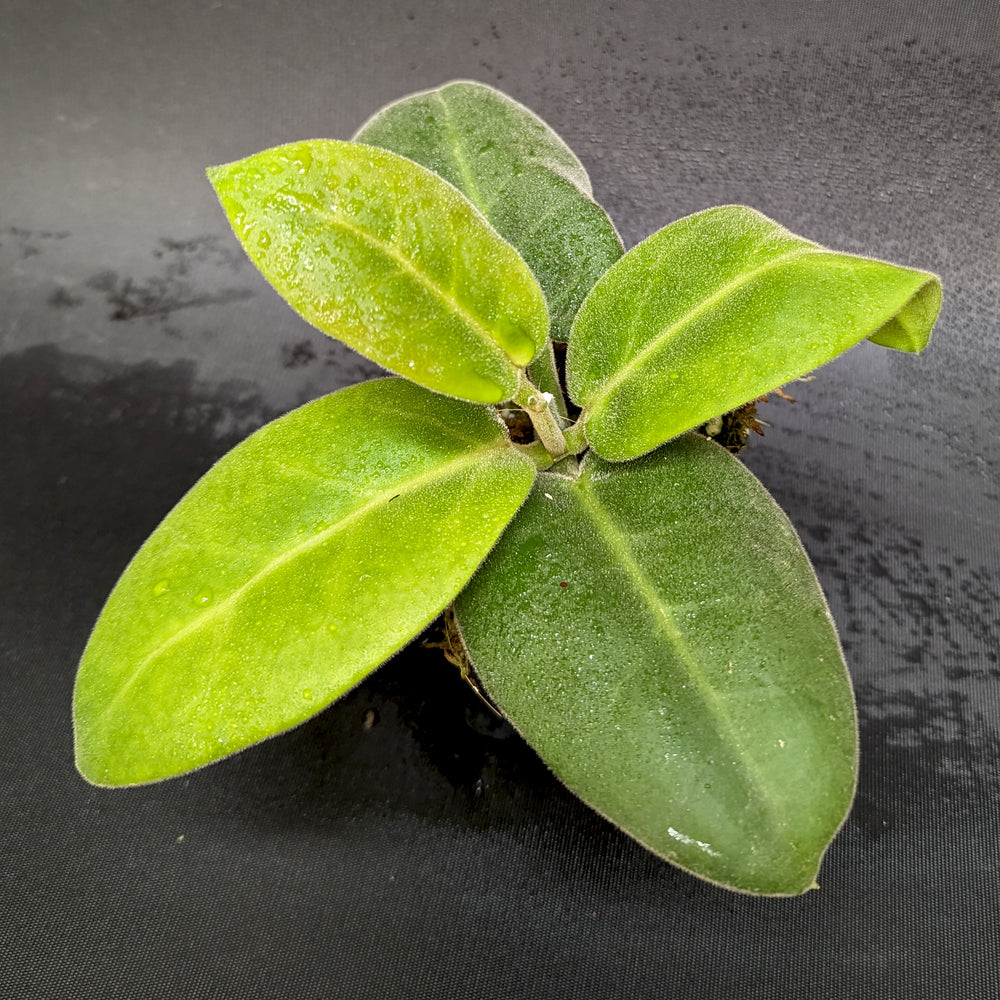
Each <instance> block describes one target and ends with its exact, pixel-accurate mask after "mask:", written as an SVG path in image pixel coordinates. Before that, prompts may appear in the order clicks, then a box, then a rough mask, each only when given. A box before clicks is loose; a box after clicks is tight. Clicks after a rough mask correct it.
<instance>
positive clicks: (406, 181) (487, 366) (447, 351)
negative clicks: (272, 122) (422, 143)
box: [208, 139, 548, 403]
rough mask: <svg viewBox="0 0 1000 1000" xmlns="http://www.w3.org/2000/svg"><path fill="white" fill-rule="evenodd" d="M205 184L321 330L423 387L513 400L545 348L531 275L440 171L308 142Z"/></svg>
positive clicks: (541, 304)
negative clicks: (522, 375) (522, 372)
mask: <svg viewBox="0 0 1000 1000" xmlns="http://www.w3.org/2000/svg"><path fill="white" fill-rule="evenodd" d="M208 175H209V178H210V180H211V181H212V184H213V185H214V186H215V190H216V192H217V194H218V195H219V200H220V201H221V202H222V205H223V207H224V208H225V210H226V213H227V215H228V216H229V220H230V222H231V223H232V226H233V229H234V231H235V232H236V235H237V236H238V237H239V239H240V241H241V242H242V244H243V247H244V249H245V250H246V251H247V253H248V254H249V256H250V259H251V260H252V261H253V262H254V263H255V264H256V265H257V266H258V267H259V268H260V270H261V271H262V272H263V274H264V276H265V277H266V278H267V279H268V281H270V282H271V284H272V285H274V287H275V288H276V289H277V290H278V291H279V292H280V293H281V294H282V296H284V298H285V299H286V300H287V301H288V302H289V304H290V305H291V306H292V307H293V308H294V309H295V310H296V311H297V312H298V313H299V314H300V315H302V316H303V317H304V318H305V319H307V320H308V321H309V322H310V323H312V324H314V325H315V326H317V327H319V328H320V329H321V330H322V331H323V332H324V333H328V334H330V336H332V337H336V338H337V339H338V340H342V341H344V343H346V344H348V345H349V346H351V347H353V348H354V349H355V350H357V351H360V352H361V353H362V354H364V355H365V356H366V357H368V358H371V359H372V360H373V361H376V362H378V363H379V364H380V365H384V366H385V367H386V368H388V369H390V370H391V371H394V372H397V373H398V374H400V375H403V376H405V377H406V378H409V379H412V380H413V381H414V382H419V383H420V384H421V385H425V386H427V387H428V388H431V389H436V390H438V391H440V392H444V393H448V394H449V395H452V396H458V397H460V398H462V399H470V400H473V401H474V402H480V403H499V402H502V401H503V400H505V399H509V398H510V397H511V396H512V395H513V394H514V392H515V390H516V388H517V384H518V382H517V380H518V369H519V368H523V367H524V366H525V365H527V364H528V363H529V362H530V361H531V359H532V358H533V357H534V356H535V355H536V354H537V353H538V351H539V349H540V348H541V347H542V346H543V345H544V344H545V339H546V336H547V329H548V315H547V312H546V307H545V299H544V296H543V294H542V291H541V289H540V288H539V287H538V283H537V281H536V280H535V278H534V277H533V276H532V274H531V271H530V270H529V269H528V266H527V265H526V264H525V263H524V261H523V260H522V259H521V258H520V256H518V254H517V252H516V251H515V250H514V249H513V247H511V246H510V245H509V244H508V243H506V242H505V241H504V240H502V239H501V238H500V237H499V236H498V235H497V233H496V231H495V230H494V229H493V228H492V227H491V226H489V225H488V224H487V222H486V221H485V219H483V217H482V216H481V215H480V213H479V212H477V211H476V210H475V208H473V206H472V205H471V204H470V203H469V201H468V200H467V199H466V198H464V197H462V195H461V194H460V193H459V192H458V191H456V190H455V188H454V187H452V186H451V185H450V184H447V183H445V182H444V181H442V180H441V178H440V177H438V176H437V175H436V174H434V173H432V172H431V171H429V170H426V169H424V168H423V167H421V166H419V165H417V164H416V163H413V162H411V161H410V160H407V159H404V158H403V157H401V156H397V155H395V154H394V153H390V152H387V151H385V150H382V149H375V148H373V147H371V146H360V145H356V144H354V143H349V142H336V141H333V140H320V139H317V140H314V141H312V142H298V143H292V144H290V145H287V146H279V147H278V148H276V149H269V150H266V151H264V152H262V153H258V154H257V155H256V156H251V157H248V158H247V159H245V160H240V161H239V162H237V163H230V164H228V165H227V166H222V167H213V168H212V169H210V170H209V171H208Z"/></svg>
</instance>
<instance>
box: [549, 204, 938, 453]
mask: <svg viewBox="0 0 1000 1000" xmlns="http://www.w3.org/2000/svg"><path fill="white" fill-rule="evenodd" d="M940 306H941V283H940V281H939V280H938V279H937V277H935V276H934V275H933V274H929V273H928V272H926V271H915V270H911V269H909V268H905V267H897V266H895V265H893V264H887V263H884V262H882V261H878V260H871V259H869V258H865V257H853V256H850V255H848V254H840V253H833V252H831V251H829V250H824V249H823V248H822V247H819V246H816V245H815V244H813V243H809V242H807V241H806V240H803V239H801V238H799V237H798V236H793V235H792V234H791V233H789V232H788V231H787V230H786V229H783V228H782V227H781V226H779V225H778V224H777V223H775V222H772V221H771V220H770V219H768V218H766V217H765V216H763V215H761V214H760V213H759V212H756V211H754V210H753V209H750V208H746V207H744V206H740V205H725V206H722V207H720V208H712V209H708V210H707V211H705V212H699V213H697V214H696V215H691V216H688V217H687V218H685V219H681V220H680V221H679V222H675V223H673V225H670V226H667V227H666V228H665V229H661V230H660V231H659V232H658V233H655V234H654V235H653V236H650V237H649V238H648V239H647V240H644V241H643V242H642V243H640V244H639V245H638V246H637V247H635V248H634V249H632V250H630V251H629V253H627V254H626V255H625V256H624V257H623V258H622V259H621V260H620V261H619V262H618V263H617V264H616V265H614V266H613V267H612V268H611V270H609V271H608V273H607V274H606V275H605V276H604V277H603V278H602V279H601V281H600V282H598V284H597V285H596V286H595V287H594V289H593V291H592V292H591V293H590V295H589V296H588V298H587V300H586V301H585V302H584V304H583V306H582V307H581V309H580V312H579V314H578V315H577V317H576V320H575V322H574V324H573V331H572V335H571V337H570V344H569V350H568V353H567V362H566V369H567V384H568V388H569V393H570V396H571V397H572V398H573V399H574V400H575V401H576V402H577V403H578V404H580V405H581V406H582V407H583V408H584V413H583V415H582V419H583V420H584V421H585V422H586V432H587V439H588V440H589V442H590V444H591V445H592V446H593V448H594V449H595V450H596V451H597V452H598V453H599V454H600V455H602V456H603V457H604V458H607V459H611V460H616V461H618V460H623V459H628V458H634V457H635V456H637V455H641V454H643V453H644V452H647V451H649V450H650V449H652V448H655V447H656V446H657V445H659V444H662V443H663V442H664V441H667V440H669V439H670V438H672V437H675V436H677V435H678V434H681V433H682V432H683V431H686V430H689V429H691V428H693V427H696V426H697V425H698V424H700V423H702V422H704V421H705V420H708V419H709V418H711V417H714V416H717V415H718V414H720V413H724V412H725V411H727V410H731V409H734V408H735V407H737V406H739V405H741V404H743V403H746V402H748V401H750V400H752V399H755V398H756V397H758V396H760V395H762V394H764V393H766V392H769V391H770V390H772V389H775V388H777V387H778V386H780V385H783V384H784V383H786V382H788V381H790V380H791V379H794V378H798V377H799V376H800V375H803V374H805V373H806V372H809V371H811V370H812V369H814V368H817V367H818V366H819V365H822V364H824V363H825V362H827V361H829V360H830V359H831V358H834V357H836V356H837V355H838V354H841V353H842V352H843V351H846V350H847V349H848V348H849V347H852V346H853V345H854V344H857V343H858V342H859V341H861V340H864V339H865V338H870V339H871V340H872V341H873V342H875V343H877V344H881V345H883V346H886V347H895V348H899V349H901V350H906V351H919V350H921V349H922V348H923V347H924V346H925V345H926V344H927V341H928V338H929V337H930V331H931V327H932V326H933V325H934V320H935V319H936V318H937V314H938V310H939V309H940Z"/></svg>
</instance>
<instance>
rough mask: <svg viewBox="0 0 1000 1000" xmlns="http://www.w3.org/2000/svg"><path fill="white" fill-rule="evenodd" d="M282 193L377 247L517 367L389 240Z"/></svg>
mask: <svg viewBox="0 0 1000 1000" xmlns="http://www.w3.org/2000/svg"><path fill="white" fill-rule="evenodd" d="M282 193H283V194H284V196H285V197H288V198H291V199H292V200H293V201H295V202H296V204H298V205H300V206H301V208H302V209H303V211H306V212H312V213H315V214H316V215H319V216H320V217H321V218H322V219H324V220H325V221H326V222H328V223H329V224H330V225H331V226H336V227H339V228H341V229H344V230H346V231H347V232H349V233H351V234H352V235H354V236H356V237H358V239H360V240H362V241H363V242H365V243H367V244H368V245H369V246H371V247H374V248H375V249H376V250H378V251H380V252H381V253H383V254H384V255H385V256H386V257H388V258H389V259H390V260H392V261H394V262H395V263H396V264H398V265H399V267H400V269H401V270H403V271H405V272H406V273H407V274H409V275H410V276H411V277H412V278H414V279H415V280H416V281H417V282H418V283H419V284H420V285H422V286H423V287H424V288H426V289H427V291H429V292H430V293H431V294H432V295H434V296H435V297H436V298H437V299H439V300H440V301H441V302H442V303H444V305H445V306H446V307H448V308H450V309H451V310H452V311H453V312H454V313H455V314H456V315H458V316H460V317H461V318H462V319H463V320H464V321H465V323H466V325H467V326H468V327H470V328H471V329H472V331H473V333H475V334H478V335H479V337H480V339H482V340H483V341H484V342H485V343H486V344H487V346H489V347H492V348H493V349H494V350H496V351H499V352H500V354H501V355H502V356H503V357H504V358H505V359H506V360H507V361H508V362H509V363H510V364H512V365H513V364H515V362H514V359H513V358H511V357H510V355H509V354H508V353H507V352H506V350H505V349H504V348H503V346H502V345H501V344H500V342H499V341H498V340H497V339H496V338H495V337H494V336H493V334H492V333H491V332H490V329H489V328H488V327H487V326H485V325H484V324H483V322H482V321H481V320H480V319H479V318H478V317H476V316H475V315H473V314H472V313H471V312H469V310H468V309H467V308H466V307H465V306H464V305H463V304H462V303H461V302H460V301H459V300H458V299H457V298H456V297H455V296H454V294H453V293H449V292H448V291H447V290H445V289H444V288H443V287H442V286H441V285H439V284H438V283H437V282H436V281H434V279H433V278H431V277H430V275H429V274H427V273H426V272H424V271H421V270H420V269H419V268H417V267H415V266H414V265H413V262H412V261H410V260H409V259H408V258H407V257H406V256H404V255H403V254H401V253H400V252H399V251H398V250H397V249H396V248H395V247H394V246H393V245H392V244H391V243H387V242H386V241H385V240H382V239H379V238H378V237H377V236H375V235H374V234H373V233H370V232H368V231H367V230H365V229H362V228H361V227H360V226H358V225H356V224H355V223H354V222H353V221H351V219H350V218H348V217H347V216H346V215H342V214H341V213H339V212H335V211H333V210H332V209H330V208H326V207H319V206H317V205H310V204H308V203H303V202H302V201H300V200H299V199H298V197H297V195H296V193H295V192H294V191H284V192H282Z"/></svg>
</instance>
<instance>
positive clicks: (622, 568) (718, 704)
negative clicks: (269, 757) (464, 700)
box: [456, 434, 857, 895]
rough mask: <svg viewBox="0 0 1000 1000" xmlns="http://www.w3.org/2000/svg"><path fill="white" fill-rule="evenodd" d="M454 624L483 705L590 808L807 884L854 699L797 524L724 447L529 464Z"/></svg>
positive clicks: (828, 818)
mask: <svg viewBox="0 0 1000 1000" xmlns="http://www.w3.org/2000/svg"><path fill="white" fill-rule="evenodd" d="M563 464H564V465H567V464H569V463H563ZM557 468H558V467H557ZM456 612H457V618H458V621H459V624H460V627H461V630H462V633H463V636H464V639H465V642H466V644H467V646H468V650H469V653H470V655H471V659H472V662H473V664H474V666H475V669H476V671H477V673H478V675H479V677H480V679H481V681H482V683H483V685H484V686H485V688H486V690H487V692H488V693H489V694H490V696H491V697H492V698H493V699H494V701H495V702H496V703H497V705H499V706H500V708H501V709H502V710H503V711H504V712H505V713H506V714H507V716H508V717H509V718H510V719H511V721H512V722H513V724H514V725H515V726H516V727H517V728H518V729H519V730H520V731H521V733H522V734H523V735H524V737H525V739H527V741H528V742H529V743H530V744H531V745H532V746H533V747H534V748H535V750H536V751H537V752H538V753H539V755H540V756H541V757H542V759H543V760H544V761H545V762H546V764H548V766H549V767H550V768H552V770H553V771H554V772H555V774H556V776H557V777H559V778H560V779H561V780H562V781H564V782H565V783H566V785H567V786H568V787H569V788H570V790H572V791H573V792H575V793H576V794H577V795H579V796H580V798H582V799H583V800H584V801H585V802H587V803H588V804H590V805H591V806H593V808H594V809H596V810H597V811H598V812H600V813H601V814H602V815H604V816H606V817H607V818H609V819H610V820H611V821H612V822H614V823H615V824H617V825H618V826H619V827H621V828H622V829H623V830H625V831H626V832H627V833H629V834H631V835H632V836H633V837H635V838H636V839H637V840H639V841H640V842H641V843H643V844H645V845H646V846H647V847H648V848H649V849H650V850H652V851H654V852H656V853H657V854H659V855H660V856H662V857H664V858H666V859H667V860H668V861H671V862H673V863H674V864H676V865H679V866H680V867H682V868H685V869H687V870H688V871H690V872H693V873H694V874H695V875H698V876H700V877H702V878H705V879H709V880H711V881H712V882H715V883H718V884H721V885H723V886H727V887H729V888H733V889H738V890H743V891H746V892H752V893H761V894H769V895H771V894H773V895H788V894H795V893H801V892H804V891H805V890H807V889H809V888H810V887H811V886H812V885H813V883H814V879H815V877H816V872H817V870H818V867H819V862H820V859H821V858H822V855H823V853H824V851H825V849H826V846H827V844H828V843H829V841H830V839H831V838H832V837H833V835H834V834H835V833H836V831H837V829H838V828H839V826H840V824H841V823H842V821H843V819H844V816H845V814H846V812H847V810H848V808H849V806H850V803H851V799H852V796H853V792H854V786H855V775H856V765H857V735H856V724H855V713H854V701H853V696H852V693H851V686H850V681H849V678H848V675H847V672H846V668H845V666H844V662H843V658H842V655H841V652H840V646H839V644H838V641H837V637H836V634H835V632H834V627H833V623H832V621H831V619H830V616H829V612H828V610H827V606H826V602H825V600H824V598H823V594H822V592H821V590H820V587H819V584H818V582H817V580H816V577H815V575H814V573H813V570H812V567H811V566H810V564H809V561H808V559H807V557H806V554H805V552H804V550H803V548H802V546H801V543H800V542H799V540H798V537H797V536H796V534H795V531H794V530H793V528H792V527H791V525H790V524H789V523H788V520H787V518H786V517H785V515H784V514H783V513H782V512H781V511H780V509H779V508H778V507H777V505H776V504H775V503H774V501H773V500H772V499H771V497H770V495H769V494H768V493H767V492H766V491H765V490H764V488H763V487H762V486H761V485H760V483H759V482H757V480H756V479H754V477H753V476H752V475H751V474H750V473H749V472H748V471H747V470H746V468H745V467H744V466H743V465H741V464H740V463H739V462H738V461H737V460H736V459H735V458H733V457H732V456H731V455H730V454H729V453H728V452H726V451H725V450H724V449H722V448H721V447H719V446H718V445H716V444H714V443H712V442H709V441H706V440H705V439H704V438H701V437H699V436H697V435H693V434H692V435H686V436H684V437H682V438H679V439H678V440H677V441H675V442H672V443H671V444H669V445H667V446H666V447H664V448H662V449H661V450H659V451H657V452H655V453H653V454H652V455H648V456H646V457H644V458H641V459H638V460H637V461H634V462H630V463H627V464H609V463H606V462H604V461H602V460H601V459H598V458H596V457H595V456H593V453H590V454H588V456H587V457H586V458H585V459H584V461H583V463H582V465H581V472H580V475H579V478H575V477H573V476H570V475H559V474H557V473H555V472H543V473H540V474H539V476H538V479H537V481H536V484H535V488H534V490H533V491H532V493H531V496H530V497H529V498H528V500H527V502H526V503H525V505H524V507H522V509H521V510H520V512H519V513H518V515H517V517H516V518H515V519H514V521H513V523H512V524H511V525H510V527H509V528H508V530H507V532H506V533H505V534H504V536H503V538H502V539H501V540H500V543H499V544H498V545H497V547H496V548H495V549H494V550H493V552H492V553H491V554H490V556H489V557H488V558H487V560H486V562H485V563H484V564H483V565H482V567H481V568H480V570H479V572H478V573H477V574H476V575H475V576H474V577H473V579H472V582H471V583H470V584H469V586H468V587H467V588H466V589H465V590H464V591H463V592H462V594H461V595H460V596H459V598H458V600H457V602H456Z"/></svg>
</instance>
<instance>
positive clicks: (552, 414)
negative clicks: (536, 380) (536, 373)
mask: <svg viewBox="0 0 1000 1000" xmlns="http://www.w3.org/2000/svg"><path fill="white" fill-rule="evenodd" d="M514 402H515V403H517V405H518V406H520V407H522V408H523V409H524V411H525V412H526V413H527V414H528V416H529V417H530V418H531V423H532V426H533V427H534V428H535V434H536V436H537V437H538V440H539V441H541V442H542V444H543V446H544V447H545V450H546V451H547V452H548V453H549V454H550V455H551V456H552V458H553V460H555V459H559V458H562V457H563V455H565V454H566V453H567V449H566V438H565V437H564V436H563V432H562V428H561V427H560V426H559V416H558V414H557V413H556V409H555V406H553V397H552V394H551V393H548V392H542V391H540V390H539V389H538V388H537V386H535V385H533V384H532V383H531V380H530V379H529V378H528V376H527V375H526V374H525V373H524V371H523V370H522V371H521V373H520V376H519V381H518V386H517V392H516V393H515V394H514Z"/></svg>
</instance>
